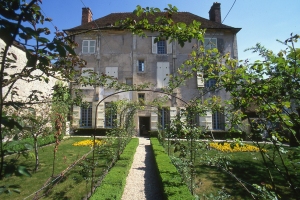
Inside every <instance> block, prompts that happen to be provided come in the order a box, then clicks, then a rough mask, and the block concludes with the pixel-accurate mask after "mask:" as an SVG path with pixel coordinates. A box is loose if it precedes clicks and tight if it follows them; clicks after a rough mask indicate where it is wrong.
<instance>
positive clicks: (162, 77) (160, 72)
mask: <svg viewBox="0 0 300 200" xmlns="http://www.w3.org/2000/svg"><path fill="white" fill-rule="evenodd" d="M169 76H170V67H169V62H157V74H156V80H157V88H164V87H167V86H168V84H169V79H170V77H169Z"/></svg>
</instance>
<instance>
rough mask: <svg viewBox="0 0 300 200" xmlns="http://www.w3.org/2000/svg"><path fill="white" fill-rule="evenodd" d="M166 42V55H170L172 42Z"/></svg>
mask: <svg viewBox="0 0 300 200" xmlns="http://www.w3.org/2000/svg"><path fill="white" fill-rule="evenodd" d="M166 42H167V44H166V45H167V54H172V42H171V41H170V40H168V41H166Z"/></svg>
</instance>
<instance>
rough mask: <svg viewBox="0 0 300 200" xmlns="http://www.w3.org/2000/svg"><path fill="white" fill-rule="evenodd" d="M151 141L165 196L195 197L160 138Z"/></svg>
mask: <svg viewBox="0 0 300 200" xmlns="http://www.w3.org/2000/svg"><path fill="white" fill-rule="evenodd" d="M150 141H151V146H152V149H153V153H154V155H155V162H156V166H157V169H158V172H159V176H160V179H161V182H162V186H163V192H164V198H165V199H168V200H177V199H178V200H179V199H180V200H182V199H185V200H188V199H195V198H194V197H193V195H192V194H191V193H190V191H189V189H188V187H187V186H186V185H185V184H184V183H183V182H182V178H181V175H180V174H179V172H178V171H177V169H176V167H175V166H174V165H173V164H172V162H171V160H170V158H169V156H168V155H167V154H166V153H165V150H164V148H163V147H162V146H161V145H160V144H159V141H158V139H157V138H151V139H150Z"/></svg>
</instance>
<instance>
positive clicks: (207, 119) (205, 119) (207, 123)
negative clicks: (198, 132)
mask: <svg viewBox="0 0 300 200" xmlns="http://www.w3.org/2000/svg"><path fill="white" fill-rule="evenodd" d="M199 121H200V126H203V127H204V128H205V129H208V130H211V129H212V127H213V126H212V114H211V112H206V116H200V117H199Z"/></svg>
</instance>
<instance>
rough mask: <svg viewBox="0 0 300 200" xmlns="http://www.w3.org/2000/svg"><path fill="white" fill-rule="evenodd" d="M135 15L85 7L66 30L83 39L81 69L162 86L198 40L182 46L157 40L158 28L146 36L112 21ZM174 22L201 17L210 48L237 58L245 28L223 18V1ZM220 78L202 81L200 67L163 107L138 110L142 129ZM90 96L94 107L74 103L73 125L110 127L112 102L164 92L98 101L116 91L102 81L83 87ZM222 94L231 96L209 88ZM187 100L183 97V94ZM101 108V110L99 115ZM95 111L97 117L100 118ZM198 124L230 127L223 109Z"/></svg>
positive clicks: (152, 127)
mask: <svg viewBox="0 0 300 200" xmlns="http://www.w3.org/2000/svg"><path fill="white" fill-rule="evenodd" d="M127 17H133V14H132V13H111V14H109V15H107V16H104V17H101V18H99V19H96V20H94V21H93V20H92V12H91V10H90V9H89V8H82V22H81V25H79V26H77V27H74V28H71V29H68V30H65V32H66V33H67V34H68V35H69V36H72V37H73V39H74V40H75V42H77V43H78V47H77V49H76V53H78V54H79V55H80V56H81V58H82V59H84V60H86V61H87V67H86V68H82V69H79V70H81V71H82V75H83V76H86V73H85V70H93V71H94V72H97V73H99V74H106V75H109V76H113V77H116V78H117V79H118V81H120V82H123V83H127V84H140V83H144V82H151V83H152V84H153V85H154V86H153V88H152V90H154V91H160V90H161V88H163V87H165V86H166V85H167V84H168V80H169V77H168V76H169V75H170V74H174V73H175V72H176V69H177V68H178V67H179V66H180V65H181V64H182V63H183V62H184V61H185V60H186V59H187V58H188V55H189V54H190V52H191V50H192V47H193V45H194V44H197V43H198V41H196V40H193V41H192V42H191V43H186V44H185V45H184V47H181V46H180V45H179V44H177V43H176V42H171V43H169V42H168V41H165V40H161V41H158V42H157V43H155V42H154V40H155V38H156V36H157V35H158V33H155V32H146V35H147V37H139V36H137V35H133V34H132V33H131V32H130V31H127V30H124V29H120V28H119V27H115V26H113V25H114V24H115V22H116V21H117V20H120V19H125V18H127ZM172 17H173V20H174V21H175V22H184V23H186V24H190V23H191V22H192V21H193V20H196V21H199V22H201V27H202V28H205V29H206V34H205V43H206V44H209V45H205V46H206V48H214V47H217V48H218V49H219V51H220V52H221V53H222V54H223V53H228V52H230V55H231V57H232V58H235V59H236V58H237V56H238V51H237V39H236V34H237V33H238V32H239V30H240V28H234V27H231V26H227V25H224V24H222V23H221V9H220V3H214V4H213V5H212V7H211V9H210V11H209V19H205V18H202V17H200V16H197V15H194V14H192V13H189V12H178V13H176V14H174V15H173V16H172ZM214 83H215V81H214V80H210V81H208V82H206V83H204V82H203V79H202V78H201V77H198V76H197V74H196V73H195V77H194V78H193V79H190V80H187V82H186V84H185V85H184V86H182V87H180V88H178V89H177V90H176V91H174V94H173V95H172V96H169V99H168V102H167V103H166V104H165V105H164V108H163V109H159V110H157V109H154V108H149V109H145V110H143V111H138V112H137V114H136V116H135V122H136V128H137V134H143V133H147V132H148V131H150V130H151V131H155V130H157V129H158V128H164V126H165V124H167V123H168V122H169V121H170V120H172V118H174V117H175V116H176V114H177V113H178V112H179V111H180V108H181V107H184V105H185V104H184V102H188V101H189V100H190V99H192V98H194V97H200V96H201V94H200V92H199V87H210V86H212V85H213V84H214ZM82 89H83V90H84V93H85V95H86V96H85V100H86V101H87V102H90V105H91V106H90V107H89V108H83V107H82V108H80V107H76V106H75V107H74V108H73V124H72V126H73V128H75V129H77V128H94V127H95V122H96V128H109V127H111V126H112V122H111V120H112V119H113V116H112V115H111V116H108V115H105V110H106V108H108V107H109V102H111V101H116V100H119V99H124V98H125V99H129V100H132V101H138V99H143V100H144V101H153V100H154V99H155V98H157V97H160V96H164V95H163V94H160V93H154V92H151V91H145V92H143V91H139V92H137V91H130V92H126V93H120V94H116V95H112V96H111V97H109V98H107V99H105V100H104V101H103V102H101V104H100V105H99V108H98V110H97V114H96V113H95V112H96V105H97V104H98V103H99V101H100V100H102V99H103V98H105V97H107V96H108V95H111V94H112V93H114V92H115V91H113V90H111V89H106V88H103V87H91V86H88V87H82ZM210 95H219V96H221V97H222V98H223V99H228V98H230V96H229V94H227V93H226V92H225V91H217V92H213V93H209V94H206V96H204V98H207V97H208V96H210ZM180 99H181V100H183V101H181V100H180ZM95 114H96V115H95ZM95 116H96V118H97V119H96V120H95ZM198 124H199V125H201V126H205V127H207V128H208V129H210V130H214V131H220V130H223V131H224V130H225V126H224V124H225V117H224V115H222V114H221V113H209V112H208V113H207V116H206V117H199V119H198Z"/></svg>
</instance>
